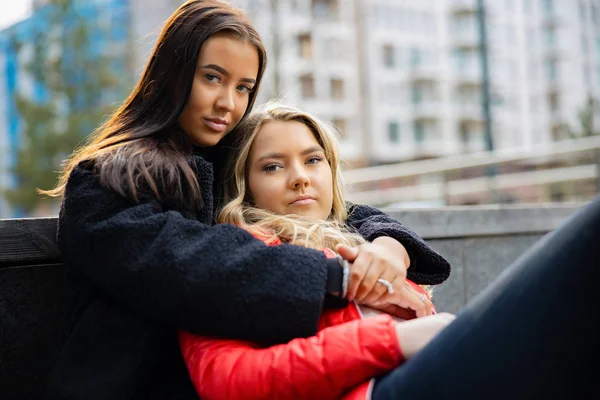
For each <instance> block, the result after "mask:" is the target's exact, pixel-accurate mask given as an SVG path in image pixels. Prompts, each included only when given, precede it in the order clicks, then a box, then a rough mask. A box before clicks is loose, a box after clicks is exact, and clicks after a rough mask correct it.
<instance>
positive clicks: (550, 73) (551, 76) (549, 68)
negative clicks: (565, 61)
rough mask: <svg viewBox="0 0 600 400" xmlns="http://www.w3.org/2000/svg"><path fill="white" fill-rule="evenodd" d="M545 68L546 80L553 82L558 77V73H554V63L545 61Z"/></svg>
mask: <svg viewBox="0 0 600 400" xmlns="http://www.w3.org/2000/svg"><path fill="white" fill-rule="evenodd" d="M545 67H546V78H547V79H548V80H549V81H551V82H554V81H555V80H556V78H557V75H558V73H557V71H556V61H554V60H548V61H546V63H545Z"/></svg>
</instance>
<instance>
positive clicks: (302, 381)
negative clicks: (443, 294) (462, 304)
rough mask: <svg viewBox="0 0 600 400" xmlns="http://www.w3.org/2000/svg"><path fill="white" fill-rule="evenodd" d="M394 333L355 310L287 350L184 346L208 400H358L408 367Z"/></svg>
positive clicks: (184, 342) (189, 341)
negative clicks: (390, 374)
mask: <svg viewBox="0 0 600 400" xmlns="http://www.w3.org/2000/svg"><path fill="white" fill-rule="evenodd" d="M276 244H279V243H272V245H276ZM325 252H326V254H327V256H328V257H329V256H333V255H334V253H333V252H332V251H331V250H328V249H327V250H326V251H325ZM411 284H412V285H413V287H415V288H416V289H417V290H419V291H421V292H422V293H424V291H423V290H422V289H421V288H420V287H419V286H417V285H416V284H413V283H412V282H411ZM395 326H396V322H395V321H394V320H393V319H392V317H391V316H389V315H386V314H382V315H377V316H375V317H369V318H363V317H362V314H361V311H360V310H359V308H358V306H357V305H356V304H355V303H354V302H350V304H349V305H348V306H347V307H345V308H342V309H327V310H324V311H323V314H322V315H321V317H320V320H319V327H318V333H317V334H316V335H315V336H312V337H309V338H298V339H294V340H292V341H290V342H289V343H287V344H281V345H276V346H271V347H267V348H263V347H260V346H259V345H257V344H255V343H252V342H246V341H241V340H230V339H222V338H211V337H204V336H197V335H192V334H190V333H187V332H183V331H182V332H179V339H180V345H181V350H182V353H183V357H184V360H185V363H186V365H187V368H188V371H189V373H190V377H191V379H192V382H193V383H194V386H195V387H196V391H197V392H198V394H199V396H200V398H201V399H202V400H212V399H218V400H222V399H227V400H242V399H252V400H256V399H270V400H272V399H344V400H350V399H351V400H354V399H366V398H368V397H369V393H370V392H371V386H372V381H373V379H372V378H373V377H375V376H378V375H381V374H384V373H386V372H388V371H391V370H392V369H394V368H396V367H397V366H398V365H400V364H401V363H402V362H403V361H404V357H403V355H402V351H401V349H400V345H399V343H398V339H397V334H396V328H395Z"/></svg>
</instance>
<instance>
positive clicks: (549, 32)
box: [544, 27, 556, 46]
mask: <svg viewBox="0 0 600 400" xmlns="http://www.w3.org/2000/svg"><path fill="white" fill-rule="evenodd" d="M544 41H545V42H546V45H548V46H553V45H554V43H555V42H556V35H555V32H554V29H553V28H551V27H549V28H545V29H544Z"/></svg>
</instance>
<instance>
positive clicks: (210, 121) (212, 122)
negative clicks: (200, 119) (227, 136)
mask: <svg viewBox="0 0 600 400" xmlns="http://www.w3.org/2000/svg"><path fill="white" fill-rule="evenodd" d="M204 124H205V125H206V126H207V127H208V129H210V130H212V131H215V132H224V131H225V130H227V125H228V123H227V120H225V119H223V118H204Z"/></svg>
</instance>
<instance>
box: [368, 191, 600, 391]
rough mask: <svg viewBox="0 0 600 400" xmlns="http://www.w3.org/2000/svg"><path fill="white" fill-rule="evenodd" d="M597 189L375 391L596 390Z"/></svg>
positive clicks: (599, 366) (599, 376)
mask: <svg viewBox="0 0 600 400" xmlns="http://www.w3.org/2000/svg"><path fill="white" fill-rule="evenodd" d="M599 293H600V197H599V198H596V199H595V200H594V201H592V202H591V203H589V204H587V205H586V206H584V207H583V209H581V210H578V211H577V212H576V213H575V214H574V215H573V216H571V218H569V219H568V220H567V221H566V222H565V223H564V224H563V225H562V226H561V227H559V228H558V229H556V230H555V231H554V232H552V233H550V234H548V235H547V236H546V237H545V238H543V239H542V240H541V241H540V242H539V243H537V244H536V245H535V246H534V247H533V248H531V249H530V250H529V251H527V252H526V253H525V254H524V255H523V256H521V257H520V258H519V259H518V260H517V261H515V262H514V263H513V265H512V266H510V267H509V268H508V269H507V270H506V271H505V272H504V273H503V274H501V275H500V276H499V277H498V279H496V280H495V281H494V282H493V283H492V284H491V285H490V286H489V287H488V288H487V289H486V290H484V291H483V292H482V293H480V294H479V295H478V296H477V297H476V298H475V299H473V301H472V302H470V303H469V304H468V305H467V306H466V307H465V308H464V309H463V310H461V311H460V312H459V313H458V314H457V318H456V319H455V320H454V321H453V322H452V323H451V324H450V325H449V326H448V327H447V328H446V329H444V330H443V331H442V332H440V334H439V335H438V336H436V337H435V338H434V340H432V341H431V342H430V343H429V344H428V345H427V346H426V347H425V348H424V349H422V350H421V351H420V352H419V353H417V354H416V355H415V356H414V357H413V358H412V359H410V360H408V361H407V362H406V363H404V364H403V365H402V366H400V367H398V368H396V369H395V370H394V371H392V372H390V373H389V374H387V375H385V376H383V377H380V378H379V379H378V380H377V383H376V385H375V388H374V393H373V396H372V398H373V400H381V399H486V400H489V399H579V398H586V399H587V398H597V396H600V391H599V390H600V357H599V354H598V353H599V347H600V346H599V341H600V334H599V333H598V329H600V328H597V326H598V322H599V314H600V301H599V300H600V295H599Z"/></svg>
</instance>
